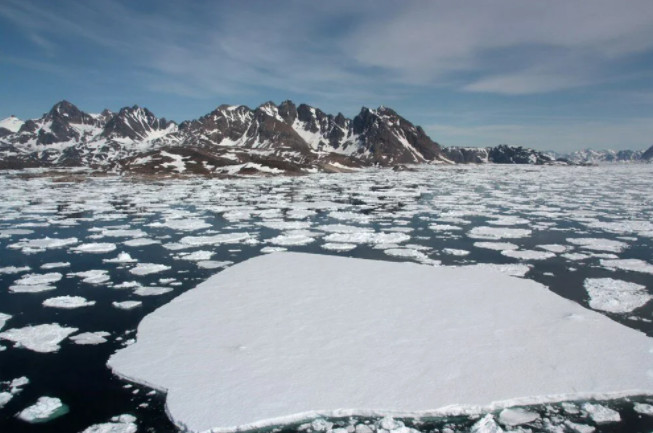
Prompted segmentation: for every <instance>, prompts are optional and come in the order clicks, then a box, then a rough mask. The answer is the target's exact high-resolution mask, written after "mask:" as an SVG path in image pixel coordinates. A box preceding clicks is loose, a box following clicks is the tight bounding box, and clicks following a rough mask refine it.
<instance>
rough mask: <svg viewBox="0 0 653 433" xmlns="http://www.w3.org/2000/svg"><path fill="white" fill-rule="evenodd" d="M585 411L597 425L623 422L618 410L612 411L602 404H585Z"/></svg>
mask: <svg viewBox="0 0 653 433" xmlns="http://www.w3.org/2000/svg"><path fill="white" fill-rule="evenodd" d="M583 410H584V411H585V412H587V414H588V415H589V416H590V418H592V421H594V422H595V423H597V424H605V423H608V422H619V421H621V416H620V415H619V412H617V411H616V410H612V409H610V408H609V407H605V406H603V405H601V404H598V403H597V404H593V403H585V404H583Z"/></svg>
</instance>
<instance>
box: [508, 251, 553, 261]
mask: <svg viewBox="0 0 653 433" xmlns="http://www.w3.org/2000/svg"><path fill="white" fill-rule="evenodd" d="M501 255H504V256H506V257H512V258H513V259H518V260H546V259H550V258H551V257H555V254H554V253H551V252H549V251H536V250H505V251H501Z"/></svg>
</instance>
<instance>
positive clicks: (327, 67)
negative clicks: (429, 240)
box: [0, 0, 653, 151]
mask: <svg viewBox="0 0 653 433" xmlns="http://www.w3.org/2000/svg"><path fill="white" fill-rule="evenodd" d="M0 40H1V41H2V44H0V71H1V75H0V77H1V79H0V94H1V95H2V103H1V104H0V118H4V117H6V116H8V115H10V114H15V115H17V116H19V117H20V118H23V119H26V118H34V117H39V116H40V115H41V114H42V113H43V112H45V111H47V110H48V109H49V108H50V107H51V106H52V105H53V104H54V103H55V102H57V101H59V100H61V99H67V100H69V101H71V102H73V103H74V104H76V105H77V106H78V107H79V108H80V109H82V110H84V111H87V112H99V111H101V110H102V109H103V108H110V109H112V110H117V109H119V108H120V107H123V106H126V105H134V104H138V105H141V106H145V107H148V108H149V109H150V110H151V111H153V112H154V113H155V114H156V115H158V116H163V117H166V118H169V119H173V120H176V121H182V120H186V119H191V118H196V117H199V116H201V115H203V114H206V113H208V112H210V111H211V110H213V109H214V108H215V107H217V106H218V105H220V104H223V103H227V104H245V105H248V106H250V107H256V106H258V105H260V104H261V103H263V102H265V101H268V100H272V101H275V102H276V103H280V102H281V101H283V100H285V99H292V100H293V101H295V102H297V103H301V102H304V103H308V104H310V105H314V106H317V107H320V108H321V109H323V110H324V111H326V112H329V113H334V114H335V113H337V112H342V113H343V114H345V115H347V116H354V115H355V114H356V113H357V112H358V111H359V110H360V107H361V106H369V107H376V106H379V105H386V106H389V107H392V108H394V109H395V110H397V111H398V112H399V113H400V114H401V115H403V116H404V117H406V118H407V119H409V120H411V121H413V122H414V123H417V124H420V125H422V126H423V127H424V129H425V130H426V131H427V133H429V134H430V135H431V137H432V138H433V139H434V140H436V141H438V142H440V143H441V144H443V145H446V146H452V145H462V146H464V145H469V146H486V145H496V144H500V143H508V144H519V145H525V146H530V147H535V148H539V149H552V150H561V151H565V150H574V149H579V148H597V149H600V148H614V149H627V148H632V149H643V148H647V147H649V146H650V145H652V144H653V1H650V0H644V1H640V0H628V2H620V1H605V0H592V1H589V0H587V1H576V0H564V1H562V0H550V1H537V2H536V1H523V0H494V1H480V0H479V1H465V2H457V1H438V0H434V1H423V0H414V1H412V0H407V1H385V0H377V1H367V0H359V1H355V2H354V1H338V0H330V1H328V2H327V1H323V2H317V1H309V0H305V1H281V0H280V1H223V2H221V1H215V2H204V1H162V0H159V1H137V2H136V1H105V0H95V1H89V2H80V1H67V0H61V1H56V2H53V1H28V0H3V2H2V3H1V4H0Z"/></svg>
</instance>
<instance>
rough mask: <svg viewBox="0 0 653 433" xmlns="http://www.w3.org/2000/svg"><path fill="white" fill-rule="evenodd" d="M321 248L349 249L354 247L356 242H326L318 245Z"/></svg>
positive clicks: (333, 249)
mask: <svg viewBox="0 0 653 433" xmlns="http://www.w3.org/2000/svg"><path fill="white" fill-rule="evenodd" d="M320 246H321V247H322V248H324V249H325V250H328V251H351V250H353V249H354V248H356V247H357V246H358V245H357V244H345V243H339V242H327V243H324V244H322V245H320Z"/></svg>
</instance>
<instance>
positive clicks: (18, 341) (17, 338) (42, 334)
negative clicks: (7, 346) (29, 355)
mask: <svg viewBox="0 0 653 433" xmlns="http://www.w3.org/2000/svg"><path fill="white" fill-rule="evenodd" d="M74 332H77V328H71V327H65V326H61V325H59V324H58V323H51V324H43V325H35V326H26V327H24V328H13V329H8V330H6V331H4V332H2V333H0V338H1V339H4V340H9V341H12V342H13V343H14V347H22V348H25V349H28V350H33V351H34V352H41V353H47V352H56V351H57V350H59V343H61V342H62V341H63V340H65V339H66V337H68V336H69V335H70V334H72V333H74Z"/></svg>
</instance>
